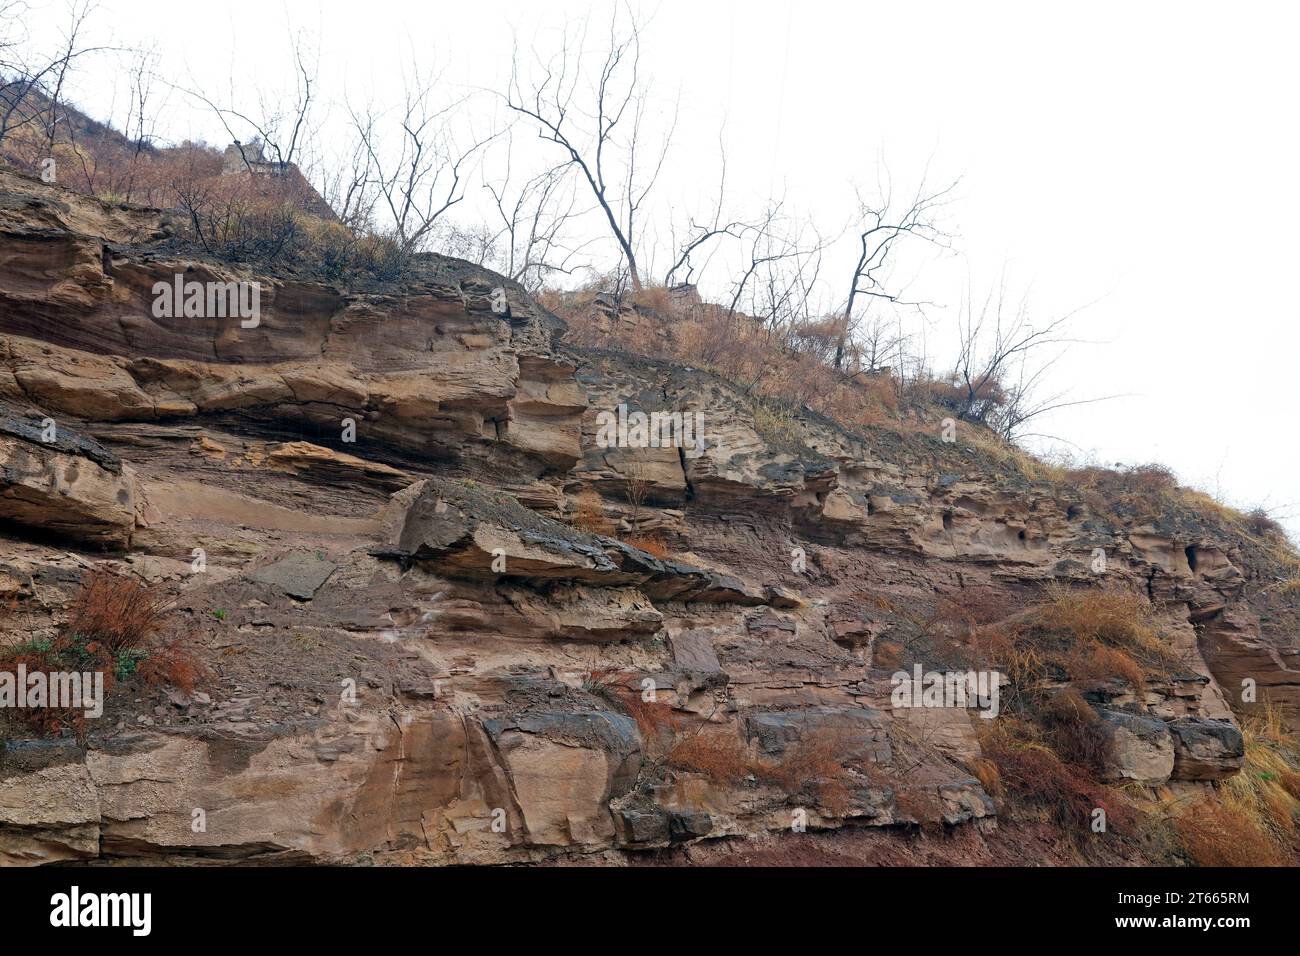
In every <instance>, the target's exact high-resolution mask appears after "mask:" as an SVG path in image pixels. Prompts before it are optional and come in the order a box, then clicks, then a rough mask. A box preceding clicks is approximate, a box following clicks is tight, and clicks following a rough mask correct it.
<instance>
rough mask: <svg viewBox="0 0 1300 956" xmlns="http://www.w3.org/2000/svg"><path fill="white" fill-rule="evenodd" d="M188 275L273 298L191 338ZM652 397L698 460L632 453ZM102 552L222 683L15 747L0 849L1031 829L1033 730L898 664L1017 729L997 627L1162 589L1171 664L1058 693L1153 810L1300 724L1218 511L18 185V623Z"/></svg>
mask: <svg viewBox="0 0 1300 956" xmlns="http://www.w3.org/2000/svg"><path fill="white" fill-rule="evenodd" d="M176 276H181V277H183V280H184V281H186V282H200V283H227V282H256V283H258V286H259V288H260V315H259V316H258V319H257V321H256V324H250V323H241V321H240V320H239V319H238V318H231V317H205V316H203V315H195V316H191V317H188V318H186V317H177V318H163V317H158V316H157V315H156V314H155V313H156V311H157V310H156V309H155V308H154V304H155V301H156V298H157V293H156V292H155V291H154V290H155V286H156V284H157V283H160V282H161V283H164V284H171V283H173V282H174V281H175V277H176ZM620 406H623V407H624V409H625V410H628V409H630V410H632V411H644V412H646V413H650V412H654V411H660V412H665V413H674V412H680V413H682V414H685V415H694V414H696V413H698V414H699V415H700V418H699V419H698V421H700V422H701V423H703V432H704V440H703V442H701V443H697V444H696V445H695V446H693V447H692V448H690V449H689V453H687V449H684V448H683V447H681V446H680V445H673V444H667V445H665V446H663V447H653V446H651V447H627V444H628V443H626V442H623V443H619V442H615V443H613V444H611V443H610V442H608V441H602V440H598V439H599V434H598V433H599V430H600V428H601V427H602V424H603V422H604V421H607V419H604V420H602V418H601V416H602V414H605V415H609V414H617V412H618V409H619V407H620ZM1099 555H1100V556H1101V557H1100V560H1099V558H1098V556H1099ZM97 567H107V568H111V569H113V570H115V571H117V572H119V573H120V574H122V575H125V576H128V577H131V578H133V579H135V580H138V581H140V582H144V583H145V584H147V586H148V587H149V589H150V590H151V592H152V593H154V594H156V595H159V596H160V597H164V598H165V599H166V600H167V601H168V606H169V613H168V621H169V624H168V626H169V627H170V628H172V629H173V630H174V631H175V632H176V633H178V634H181V635H183V639H184V643H185V646H186V648H187V650H188V652H189V653H192V654H193V655H195V657H196V659H197V662H198V667H199V671H200V675H201V676H200V677H199V679H198V681H197V683H195V685H194V686H193V687H191V688H180V687H169V686H165V685H164V686H157V685H151V684H147V683H143V682H141V681H138V680H134V679H132V678H131V677H130V676H129V675H126V676H123V677H122V678H121V679H119V680H118V681H116V682H115V683H114V686H113V687H112V689H111V691H110V693H109V695H108V700H107V704H106V707H105V712H104V715H103V716H102V717H100V718H97V719H91V720H87V721H86V723H85V726H84V727H81V728H79V729H77V730H76V731H75V732H74V731H73V730H67V731H65V732H63V733H61V734H53V735H51V734H45V735H42V734H35V733H31V732H26V731H24V730H23V729H22V728H21V727H20V726H18V725H15V724H12V723H10V724H7V725H4V730H3V732H4V734H5V739H4V747H3V753H2V754H0V861H5V862H10V863H45V862H53V861H60V860H101V861H132V860H134V861H141V860H157V859H160V858H161V859H173V860H179V859H184V858H198V859H210V860H252V861H273V860H304V861H308V860H309V861H321V862H340V861H341V862H354V861H358V860H368V861H379V862H417V863H418V862H433V863H511V862H541V861H557V860H573V859H581V860H591V861H596V860H599V861H604V862H634V861H637V860H643V859H647V858H650V857H652V856H654V854H653V853H652V852H648V851H663V850H665V849H671V848H680V847H701V848H703V847H712V846H715V845H716V846H727V845H729V844H727V843H721V844H715V843H714V842H713V841H718V840H720V839H721V838H727V837H745V838H750V840H751V841H752V840H759V841H763V840H769V841H770V840H780V839H797V838H799V837H800V836H801V835H811V831H827V830H840V829H851V830H852V831H853V833H855V834H858V833H861V832H862V831H863V830H866V829H871V831H872V832H879V833H881V834H890V835H897V834H908V833H916V832H918V831H922V830H923V831H924V832H925V833H927V834H929V835H930V836H931V837H933V835H934V834H944V833H947V834H951V835H956V834H967V835H966V836H961V837H960V839H975V840H977V841H978V842H980V843H981V844H982V845H988V846H996V845H997V844H998V841H999V839H1001V837H1000V835H999V833H1000V832H1008V833H1010V832H1011V830H1012V824H1011V822H1010V821H1009V820H1005V821H1004V822H1003V823H1002V827H1001V831H999V822H998V821H999V818H1000V817H1004V816H1006V815H1005V814H1004V813H1003V808H1004V806H1005V803H1006V799H1007V798H1006V795H1005V794H1003V793H1001V792H998V791H1000V789H1001V788H1000V787H998V786H995V785H994V784H993V782H992V778H991V777H990V775H989V774H988V772H987V765H988V763H989V762H988V761H987V760H986V756H987V755H986V754H985V753H984V747H985V746H986V743H987V741H986V737H985V731H986V730H987V726H986V725H992V724H996V723H997V721H999V720H1001V719H1002V718H1001V717H993V718H991V719H986V715H985V714H983V713H981V710H980V709H979V708H978V707H976V706H975V705H974V704H973V703H972V704H971V705H970V706H962V705H961V703H960V702H958V703H957V704H953V703H952V702H951V701H939V702H938V705H936V706H906V705H902V706H900V704H899V700H898V695H897V693H896V690H897V689H898V686H899V684H898V681H897V680H896V679H895V677H894V675H895V674H897V673H898V672H899V671H900V670H901V671H903V672H905V673H909V674H910V673H913V668H914V667H915V666H917V665H920V666H921V668H922V669H923V670H924V671H926V672H931V671H941V672H951V671H953V670H954V669H955V670H958V671H962V672H964V671H966V670H981V671H983V670H987V671H996V672H997V673H996V674H995V676H994V679H995V680H1002V681H1006V684H1005V685H1004V690H1003V693H1002V696H1001V700H1002V706H1003V709H1004V711H1008V710H1010V709H1011V708H1013V707H1014V704H1015V702H1014V699H1013V697H1012V694H1013V692H1014V691H1015V689H1016V688H1015V687H1014V686H1013V685H1012V683H1011V681H1010V678H1008V677H1007V676H1006V675H1007V673H1008V671H1009V668H1010V662H1009V661H1008V660H1005V659H996V657H997V655H996V654H994V655H993V656H989V653H986V652H985V651H984V650H982V648H983V645H981V644H980V643H979V641H978V640H977V639H976V638H977V637H978V635H975V632H976V631H977V630H980V629H983V630H984V631H988V630H989V629H990V628H992V629H996V628H997V627H999V626H1000V625H1001V624H1006V623H1007V622H1014V621H1017V620H1020V621H1023V620H1026V619H1027V618H1026V615H1027V614H1032V613H1033V612H1032V610H1027V609H1032V608H1034V607H1036V606H1038V604H1039V603H1040V602H1041V601H1042V600H1043V595H1044V594H1045V593H1046V590H1045V589H1046V588H1048V587H1049V586H1051V587H1053V588H1056V589H1058V590H1057V591H1055V592H1053V593H1058V594H1059V593H1060V591H1059V589H1061V588H1065V589H1067V590H1068V589H1077V590H1080V591H1096V590H1098V589H1104V590H1106V591H1107V592H1108V593H1110V592H1121V591H1122V592H1123V593H1126V594H1136V595H1139V596H1140V598H1141V599H1142V601H1143V602H1145V604H1146V606H1147V608H1148V609H1149V612H1150V615H1151V620H1152V622H1153V626H1154V627H1155V629H1156V631H1157V632H1158V634H1159V635H1160V639H1161V641H1162V642H1163V644H1164V646H1165V648H1166V649H1167V650H1168V652H1169V653H1168V655H1167V656H1168V659H1169V661H1170V662H1172V663H1171V665H1170V666H1168V667H1164V668H1154V667H1152V668H1147V672H1146V673H1144V674H1142V675H1140V678H1139V679H1135V680H1132V681H1128V682H1125V681H1123V680H1117V679H1099V680H1095V681H1092V682H1089V683H1088V684H1087V685H1086V686H1084V684H1082V683H1080V682H1079V681H1077V680H1075V679H1073V675H1072V674H1070V673H1065V674H1060V673H1055V672H1049V673H1047V674H1046V676H1045V678H1044V681H1043V683H1044V687H1045V690H1044V689H1043V688H1040V690H1044V692H1050V691H1052V690H1061V689H1064V688H1069V687H1071V686H1074V687H1076V688H1077V689H1079V690H1081V691H1082V692H1083V696H1084V697H1085V698H1086V699H1087V701H1088V702H1089V706H1090V707H1092V708H1093V710H1094V711H1095V713H1096V714H1097V715H1098V716H1099V719H1100V720H1101V726H1102V727H1103V729H1104V731H1105V734H1106V737H1107V740H1108V741H1109V745H1108V749H1107V750H1106V754H1105V759H1104V764H1105V767H1104V769H1105V774H1104V776H1105V777H1106V779H1108V780H1111V781H1115V782H1127V784H1126V785H1128V786H1131V787H1136V788H1137V789H1138V790H1141V791H1143V793H1142V794H1139V795H1137V796H1135V797H1134V799H1145V798H1146V797H1149V796H1151V795H1155V794H1163V795H1166V796H1167V795H1171V794H1172V795H1174V796H1179V795H1183V796H1186V795H1197V794H1201V793H1204V794H1207V795H1211V796H1212V795H1213V793H1214V792H1215V790H1214V788H1215V786H1216V782H1217V781H1220V780H1222V779H1224V778H1227V777H1230V776H1232V775H1234V774H1236V773H1238V772H1239V770H1240V768H1241V764H1242V752H1243V743H1242V735H1241V733H1240V727H1239V723H1238V719H1239V717H1240V716H1241V714H1242V690H1243V681H1247V682H1252V681H1253V682H1254V684H1255V685H1257V686H1258V688H1260V690H1261V692H1265V691H1266V692H1268V694H1269V695H1270V696H1271V697H1272V699H1273V700H1274V701H1275V702H1277V703H1280V704H1281V705H1282V706H1283V707H1284V708H1285V709H1286V712H1287V713H1288V714H1289V715H1290V716H1291V718H1294V716H1295V714H1296V710H1297V706H1298V705H1300V662H1298V661H1297V656H1296V653H1297V652H1296V647H1297V624H1296V621H1297V609H1296V606H1295V601H1294V598H1293V597H1288V593H1294V592H1288V591H1287V589H1285V588H1283V587H1279V586H1278V584H1279V582H1278V581H1277V580H1275V578H1276V574H1275V569H1274V568H1273V567H1272V566H1271V565H1270V563H1269V558H1268V555H1267V552H1266V549H1265V548H1263V547H1262V546H1261V545H1259V543H1258V542H1256V541H1253V540H1252V539H1251V538H1250V537H1249V536H1245V535H1243V534H1241V533H1239V532H1238V531H1237V530H1236V529H1235V528H1233V527H1229V526H1227V525H1225V524H1224V523H1223V522H1222V521H1219V520H1217V518H1216V516H1215V515H1213V514H1211V513H1206V512H1199V511H1197V510H1195V509H1193V508H1186V509H1173V508H1171V509H1169V510H1168V511H1167V512H1165V513H1162V514H1160V515H1157V516H1154V517H1151V516H1125V515H1124V514H1123V513H1103V512H1102V511H1100V510H1099V509H1098V507H1097V506H1096V503H1095V502H1094V501H1091V500H1090V499H1089V497H1088V496H1087V495H1084V494H1082V493H1080V492H1078V491H1077V490H1075V489H1071V488H1070V487H1068V486H1063V485H1061V484H1060V483H1054V482H1050V481H1043V480H1035V479H1034V478H1032V477H1029V476H1027V475H1026V473H1025V472H1024V470H1023V469H1019V468H1017V467H1015V464H1014V462H1011V461H1009V460H1008V459H1006V458H1004V457H997V456H993V455H990V454H989V453H988V452H987V451H985V450H982V446H980V445H978V444H975V443H971V442H968V441H966V440H964V439H963V438H959V439H958V440H957V441H954V442H947V441H944V440H943V437H942V436H941V435H940V434H939V433H938V432H937V431H933V432H931V433H926V432H924V431H921V432H916V433H905V432H900V431H898V430H890V429H885V428H870V429H864V430H857V431H850V430H846V429H844V428H841V427H839V426H838V425H836V424H835V423H834V422H831V421H828V420H825V419H822V418H820V417H818V416H816V415H814V414H812V413H810V412H807V411H806V410H805V411H801V412H798V413H797V414H796V415H795V416H794V419H793V425H792V427H791V428H790V429H787V430H783V431H782V433H781V434H774V433H772V430H771V429H770V428H767V427H765V426H764V424H763V423H762V422H761V421H757V420H756V412H755V407H754V405H753V403H752V401H751V400H750V399H749V398H748V397H747V396H745V395H744V394H742V393H741V392H740V390H738V389H737V388H735V387H733V386H732V385H730V384H728V383H727V382H725V381H723V380H721V379H719V378H717V377H715V376H713V375H710V374H708V373H706V372H703V371H699V370H693V369H691V368H685V367H679V366H674V365H670V364H666V363H663V362H659V361H652V360H649V359H641V358H637V357H634V356H630V355H625V354H620V353H617V352H608V351H594V350H583V349H578V348H575V347H572V346H569V345H567V344H566V342H565V339H564V323H563V322H562V321H560V320H559V319H557V318H556V317H555V316H553V315H551V314H550V313H548V312H546V311H545V310H544V309H542V308H540V307H539V306H538V305H537V304H536V303H535V302H533V301H532V300H530V299H529V297H528V296H527V295H525V294H524V293H523V292H522V290H521V289H519V288H517V287H516V286H515V285H513V284H512V283H510V282H509V281H507V280H504V279H502V278H501V277H499V276H496V275H493V274H490V273H487V272H484V271H482V270H480V269H477V268H475V267H473V266H471V265H468V264H466V263H463V262H460V261H456V260H447V259H441V258H437V257H426V258H424V259H422V260H421V261H420V262H419V264H418V267H417V268H416V270H415V273H414V274H413V275H412V276H411V277H410V278H409V279H408V280H406V281H404V282H402V283H400V284H393V285H391V286H386V287H379V286H376V287H374V288H371V289H362V290H358V289H352V290H344V289H339V288H335V287H333V286H331V285H329V284H328V283H324V282H320V281H315V280H312V279H311V278H310V277H303V276H301V275H290V274H277V273H276V271H275V270H274V269H270V268H268V267H266V266H251V265H240V264H232V263H220V262H213V261H208V260H205V259H203V258H201V257H198V256H196V255H194V254H193V252H192V251H191V250H189V249H188V247H186V245H185V244H184V243H183V242H181V241H180V240H179V239H178V238H177V236H176V230H175V228H174V225H173V224H172V223H171V222H169V220H168V217H167V215H166V214H163V213H160V212H157V211H152V210H145V209H129V208H121V207H112V206H107V205H104V204H100V203H97V202H95V201H94V200H89V199H85V198H83V197H78V196H74V195H72V194H70V193H66V192H63V191H60V190H57V189H54V188H52V187H48V186H44V185H42V184H40V183H39V182H36V181H34V180H32V179H29V178H25V177H22V176H19V175H16V174H12V173H0V598H2V599H3V600H4V602H5V608H4V610H3V612H2V613H3V617H0V630H2V631H3V638H2V640H3V641H8V642H10V643H11V644H16V643H20V642H31V641H37V642H39V641H41V640H49V639H51V638H52V637H53V636H54V635H56V634H57V633H59V631H60V628H62V627H63V626H64V623H65V619H66V617H67V614H68V609H69V606H70V603H71V602H72V601H73V600H74V598H75V595H76V593H77V590H78V587H79V585H80V584H81V582H82V581H83V579H84V578H85V576H86V575H87V574H89V573H91V571H92V570H93V569H94V568H97ZM953 608H958V609H959V610H958V611H953V610H952V609H953ZM960 609H965V610H960ZM972 609H976V610H972ZM963 622H964V623H963ZM1008 626H1009V625H1008ZM972 635H975V636H974V637H973V636H972ZM944 704H946V706H945V705H944ZM990 791H992V792H990ZM1144 795H1145V796H1144ZM1089 823H1090V820H1089V819H1086V818H1080V819H1079V820H1078V821H1077V830H1078V832H1079V834H1081V835H1082V836H1080V837H1079V839H1088V838H1090V837H1089V833H1090V831H1089ZM1058 825H1059V824H1058ZM1067 829H1068V825H1067ZM805 831H809V833H807V834H806V833H805ZM1049 832H1050V831H1049ZM783 834H784V835H787V836H782V835H783ZM972 835H973V836H972ZM1008 839H1010V838H1008ZM1061 839H1063V840H1064V839H1067V837H1064V836H1063V837H1061ZM1068 839H1074V836H1070V837H1069V838H1068ZM1007 845H1008V846H1011V845H1012V843H1010V842H1008V844H1007ZM1116 847H1117V848H1116V849H1115V850H1114V851H1113V852H1114V854H1115V855H1116V857H1126V858H1130V859H1132V858H1140V854H1141V853H1142V852H1144V851H1142V850H1141V849H1140V848H1138V847H1137V845H1136V844H1133V845H1128V844H1125V845H1123V846H1120V845H1119V844H1117V845H1116ZM677 852H680V851H677ZM1020 852H1021V851H1020V850H1017V853H1020ZM1024 852H1025V853H1028V854H1030V856H1032V855H1033V854H1034V853H1038V854H1039V855H1040V857H1041V855H1042V853H1043V852H1046V851H1044V850H1043V847H1042V846H1039V847H1038V848H1037V850H1033V849H1031V850H1028V851H1024ZM659 855H660V856H662V855H663V854H662V853H660V854H659ZM1021 861H1022V862H1023V861H1027V860H1025V859H1024V858H1021Z"/></svg>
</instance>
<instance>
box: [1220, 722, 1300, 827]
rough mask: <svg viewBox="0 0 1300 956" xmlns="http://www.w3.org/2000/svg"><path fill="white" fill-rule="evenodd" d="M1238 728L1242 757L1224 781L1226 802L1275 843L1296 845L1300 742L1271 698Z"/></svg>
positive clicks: (1299, 824) (1299, 823)
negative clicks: (1239, 766)
mask: <svg viewBox="0 0 1300 956" xmlns="http://www.w3.org/2000/svg"><path fill="white" fill-rule="evenodd" d="M1241 732H1242V736H1243V738H1244V741H1245V750H1246V753H1245V759H1244V761H1243V763H1242V768H1241V772H1240V773H1238V774H1235V775H1234V776H1232V777H1229V778H1228V779H1227V780H1225V781H1224V782H1223V786H1222V790H1223V793H1224V794H1225V797H1226V799H1225V802H1226V803H1230V804H1231V805H1232V806H1233V808H1234V809H1235V810H1236V811H1237V812H1238V813H1239V814H1241V815H1243V816H1245V817H1247V818H1249V819H1250V820H1251V821H1252V822H1253V823H1254V824H1255V826H1256V828H1258V829H1259V830H1261V831H1262V832H1264V833H1266V834H1267V835H1269V836H1270V837H1271V838H1272V839H1273V840H1274V841H1275V842H1277V843H1278V844H1279V845H1282V846H1290V847H1293V848H1295V849H1300V846H1297V843H1296V840H1297V836H1298V835H1300V773H1298V772H1297V771H1300V741H1297V740H1296V738H1295V737H1294V736H1293V735H1292V734H1291V733H1290V732H1289V731H1288V730H1287V728H1286V724H1285V722H1284V720H1283V717H1282V709H1281V707H1280V706H1278V705H1277V704H1276V703H1274V702H1273V701H1272V700H1265V701H1264V702H1263V705H1262V706H1261V707H1260V708H1259V709H1258V710H1257V712H1256V713H1254V714H1252V715H1251V716H1250V717H1248V718H1247V719H1246V720H1244V721H1243V722H1242V726H1241Z"/></svg>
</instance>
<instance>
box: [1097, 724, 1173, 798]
mask: <svg viewBox="0 0 1300 956" xmlns="http://www.w3.org/2000/svg"><path fill="white" fill-rule="evenodd" d="M1097 714H1098V716H1099V717H1100V718H1101V726H1102V728H1103V730H1104V731H1105V732H1106V734H1107V736H1108V737H1109V739H1110V754H1109V757H1110V759H1109V763H1108V766H1107V768H1106V776H1107V777H1108V778H1109V779H1111V780H1132V781H1134V782H1136V783H1140V784H1143V785H1145V786H1148V787H1153V786H1158V785H1159V784H1162V783H1165V782H1166V781H1167V780H1168V779H1169V776H1170V774H1172V773H1173V770H1174V743H1173V739H1172V738H1171V736H1170V733H1169V728H1168V727H1167V726H1166V725H1165V722H1164V721H1163V720H1159V719H1157V718H1155V717H1146V716H1142V715H1138V714H1130V713H1125V712H1123V711H1118V710H1104V709H1102V710H1098V711H1097Z"/></svg>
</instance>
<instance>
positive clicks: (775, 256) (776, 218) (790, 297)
mask: <svg viewBox="0 0 1300 956" xmlns="http://www.w3.org/2000/svg"><path fill="white" fill-rule="evenodd" d="M784 205H785V202H784V200H780V201H775V202H773V203H771V204H769V205H768V207H767V210H766V211H765V212H764V213H763V215H762V216H761V217H760V218H758V219H756V220H755V221H754V222H753V223H751V224H748V225H745V226H744V227H743V228H742V229H741V231H740V237H741V239H742V241H743V242H744V243H745V244H746V249H747V252H746V259H747V262H746V263H745V265H744V269H743V271H742V272H741V273H740V275H739V276H738V277H737V278H736V279H735V280H733V282H732V284H731V299H730V301H729V302H728V304H727V319H728V322H731V321H734V320H735V317H736V313H737V311H738V310H739V308H740V305H741V302H742V301H745V300H746V297H748V308H749V314H750V315H752V316H754V317H755V318H758V319H760V320H762V321H763V322H764V324H765V325H768V326H769V327H770V326H771V325H773V324H774V323H775V322H776V321H777V320H778V319H779V318H781V317H783V316H784V317H792V318H806V317H807V315H808V308H807V305H808V302H809V297H810V296H811V294H812V290H813V289H814V287H815V286H816V284H817V276H818V274H819V271H820V268H821V253H822V251H823V249H824V248H825V243H824V242H823V240H822V239H821V237H820V236H815V241H812V242H808V241H806V240H805V238H804V233H805V232H806V231H807V230H808V229H810V228H812V227H811V226H810V225H809V224H807V223H804V224H802V225H795V223H794V222H793V220H792V219H790V218H789V217H787V216H785V214H784V212H783V209H784ZM814 234H815V230H814Z"/></svg>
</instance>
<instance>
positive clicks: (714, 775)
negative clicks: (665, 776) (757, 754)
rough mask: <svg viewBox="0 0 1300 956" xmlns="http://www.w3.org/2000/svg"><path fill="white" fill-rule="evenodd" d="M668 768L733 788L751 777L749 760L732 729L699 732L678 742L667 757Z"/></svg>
mask: <svg viewBox="0 0 1300 956" xmlns="http://www.w3.org/2000/svg"><path fill="white" fill-rule="evenodd" d="M667 761H668V764H669V765H670V766H673V767H677V768H679V769H681V770H688V771H691V772H693V773H699V774H703V775H704V776H705V777H707V778H708V779H710V780H712V781H714V782H715V783H721V784H729V785H731V786H735V785H737V784H739V783H740V782H741V781H743V780H744V779H745V778H746V777H747V776H749V773H750V764H751V762H752V758H751V756H750V753H749V750H748V749H747V748H746V747H745V745H744V744H743V743H741V741H740V738H739V737H737V736H736V733H735V731H734V730H733V729H732V728H729V727H728V728H721V729H717V730H710V729H706V728H701V729H700V730H697V731H695V732H694V733H691V734H687V735H686V736H683V737H681V738H680V739H678V740H677V741H676V742H675V743H674V744H673V745H672V747H671V748H670V749H669V751H668V754H667Z"/></svg>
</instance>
